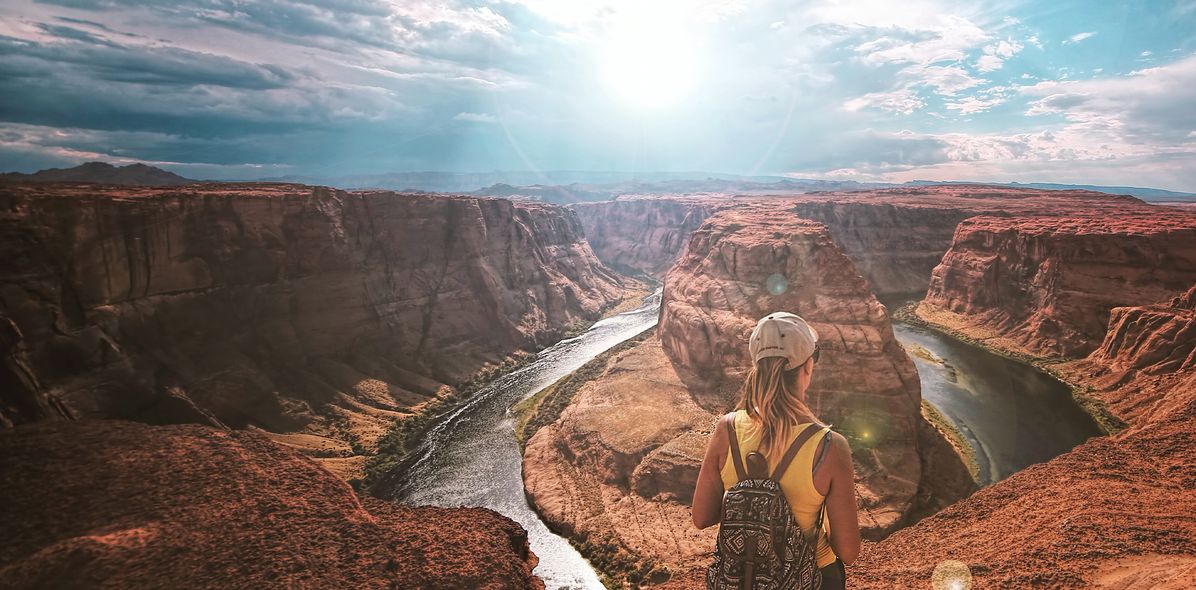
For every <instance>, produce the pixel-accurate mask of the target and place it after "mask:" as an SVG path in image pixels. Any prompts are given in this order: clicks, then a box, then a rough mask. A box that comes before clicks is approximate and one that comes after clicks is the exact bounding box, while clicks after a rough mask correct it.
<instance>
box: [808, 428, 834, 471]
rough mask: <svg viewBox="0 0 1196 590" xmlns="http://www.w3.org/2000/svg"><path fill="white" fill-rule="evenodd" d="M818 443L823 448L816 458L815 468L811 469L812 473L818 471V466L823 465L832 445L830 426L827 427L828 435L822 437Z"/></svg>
mask: <svg viewBox="0 0 1196 590" xmlns="http://www.w3.org/2000/svg"><path fill="white" fill-rule="evenodd" d="M818 444H819V446H820V447H821V448H820V449H819V451H818V457H816V458H815V459H814V468H813V469H811V470H810V473H811V474H814V473H817V472H818V467H819V466H821V465H822V460H823V459H826V451H827V449H829V448H830V446H831V429H830V428H827V429H826V435H824V436H823V437H822V440H821V441H819V443H818Z"/></svg>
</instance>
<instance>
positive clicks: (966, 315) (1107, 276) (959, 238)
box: [919, 207, 1196, 357]
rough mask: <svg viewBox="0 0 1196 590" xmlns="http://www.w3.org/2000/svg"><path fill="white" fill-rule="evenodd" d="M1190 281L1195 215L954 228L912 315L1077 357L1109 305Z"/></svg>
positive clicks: (1147, 213)
mask: <svg viewBox="0 0 1196 590" xmlns="http://www.w3.org/2000/svg"><path fill="white" fill-rule="evenodd" d="M1193 281H1196V215H1191V214H1189V213H1185V212H1182V211H1180V210H1178V209H1173V208H1167V207H1148V208H1147V210H1140V209H1139V210H1133V211H1121V212H1109V213H1099V214H1069V215H1065V216H1045V215H1038V216H1029V217H1025V216H1020V217H1009V218H1000V217H987V216H985V217H976V218H972V219H969V220H967V221H965V222H963V223H962V224H960V226H959V229H958V230H957V231H956V233H955V238H954V240H953V243H952V245H951V250H950V251H948V252H947V254H946V255H945V256H944V257H943V261H942V263H941V264H939V265H938V266H937V267H936V268H935V270H934V274H933V276H932V277H931V281H930V289H929V290H928V292H927V294H926V299H925V300H924V302H923V304H922V305H921V307H920V308H919V313H920V314H922V315H923V316H924V317H926V318H927V319H930V320H931V321H934V322H937V323H940V324H944V325H947V326H948V327H951V328H954V329H957V330H960V331H963V332H964V333H966V334H968V335H970V336H973V337H977V338H981V339H985V340H991V341H992V342H991V343H993V344H995V345H997V346H999V347H1002V348H1008V349H1013V350H1015V351H1019V352H1027V353H1030V354H1033V355H1042V356H1064V357H1068V356H1071V357H1074V356H1083V355H1086V354H1087V353H1089V352H1091V351H1092V350H1094V349H1095V348H1096V347H1097V346H1098V345H1099V344H1100V342H1101V340H1102V338H1103V337H1104V334H1105V328H1106V325H1107V323H1108V320H1109V312H1110V310H1111V309H1113V308H1114V307H1118V306H1123V305H1135V304H1143V303H1144V302H1152V301H1160V300H1165V299H1168V298H1170V297H1172V296H1173V295H1175V294H1176V293H1177V292H1179V291H1181V290H1183V289H1186V288H1187V287H1188V286H1189V285H1191V284H1192V282H1193Z"/></svg>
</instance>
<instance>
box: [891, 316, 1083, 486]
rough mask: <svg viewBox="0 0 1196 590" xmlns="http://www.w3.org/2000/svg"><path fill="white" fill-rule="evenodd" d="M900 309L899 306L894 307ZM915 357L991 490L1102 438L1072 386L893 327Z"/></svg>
mask: <svg viewBox="0 0 1196 590" xmlns="http://www.w3.org/2000/svg"><path fill="white" fill-rule="evenodd" d="M890 309H895V308H890ZM893 332H894V333H895V334H896V336H897V339H898V340H899V341H901V343H902V344H904V345H906V347H907V348H912V349H914V351H916V348H914V347H913V346H911V345H916V346H917V347H921V349H922V350H925V351H929V352H930V355H932V356H931V358H930V359H928V358H924V356H925V355H920V354H917V353H916V352H914V351H911V354H910V357H911V358H912V359H914V364H915V365H917V367H918V377H919V378H920V379H921V381H922V398H923V399H925V400H926V401H928V402H930V403H931V404H932V405H934V407H935V408H937V409H938V410H939V412H941V413H942V414H944V415H945V416H946V417H947V419H948V420H950V421H951V422H952V423H953V424H954V425H955V426H956V428H958V429H959V430H960V432H962V433H963V436H964V438H965V439H967V442H968V444H969V445H970V446H971V447H972V448H973V449H974V451H975V453H976V459H977V463H978V464H979V467H980V483H981V484H982V485H987V484H990V483H993V482H997V481H1000V480H1002V479H1005V478H1006V477H1009V476H1010V475H1013V474H1014V473H1016V472H1018V471H1020V470H1022V469H1024V468H1026V467H1027V466H1029V465H1033V464H1034V463H1041V462H1043V461H1046V460H1049V459H1051V458H1052V457H1055V456H1057V455H1060V454H1063V453H1065V452H1067V451H1070V450H1071V449H1073V448H1075V446H1076V445H1078V444H1080V443H1082V442H1084V441H1085V440H1088V438H1090V437H1093V436H1097V435H1100V434H1102V432H1101V430H1100V427H1099V426H1097V424H1096V422H1095V421H1094V420H1093V419H1092V417H1091V416H1089V415H1088V414H1087V413H1085V412H1084V411H1083V410H1082V409H1080V407H1079V406H1078V405H1076V403H1075V400H1074V399H1072V397H1071V391H1070V390H1069V389H1068V387H1067V385H1065V384H1064V383H1062V382H1060V381H1059V380H1057V379H1055V378H1054V377H1051V376H1050V375H1047V374H1046V373H1044V372H1042V371H1040V370H1038V369H1037V368H1035V367H1033V366H1031V365H1028V364H1025V363H1022V362H1018V361H1014V360H1012V359H1008V358H1005V357H1003V356H1000V355H997V354H993V353H991V352H989V351H987V350H985V349H983V348H981V347H979V346H975V345H972V344H968V343H966V342H963V341H961V340H957V339H955V338H952V337H950V336H948V335H946V334H943V333H941V332H936V331H934V330H930V329H927V328H923V327H920V326H914V325H910V324H904V323H900V322H893Z"/></svg>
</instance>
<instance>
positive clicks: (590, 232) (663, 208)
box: [572, 197, 718, 276]
mask: <svg viewBox="0 0 1196 590" xmlns="http://www.w3.org/2000/svg"><path fill="white" fill-rule="evenodd" d="M717 203H718V199H713V198H711V199H702V198H695V197H690V198H637V199H620V200H617V201H606V202H602V203H582V204H577V205H573V206H572V208H573V210H574V211H577V216H578V218H579V219H580V220H581V223H582V226H584V227H585V234H586V238H587V239H588V240H589V242H590V245H591V246H592V247H593V248H594V253H595V254H597V255H598V258H599V259H601V260H602V261H603V262H604V263H606V264H608V265H610V266H612V267H614V268H623V269H629V270H632V271H638V272H642V273H646V274H649V275H655V276H662V275H663V274H664V272H665V271H666V270H668V268H669V267H670V266H672V264H673V261H674V260H676V258H677V255H678V254H680V252H681V249H682V248H683V247H684V246H685V243H686V241H688V240H689V234H690V233H691V232H692V231H693V230H694V229H697V227H698V226H699V225H701V224H702V222H703V221H705V220H706V218H707V217H709V216H710V214H711V213H713V212H714V210H715V208H716V207H717V206H718V204H717Z"/></svg>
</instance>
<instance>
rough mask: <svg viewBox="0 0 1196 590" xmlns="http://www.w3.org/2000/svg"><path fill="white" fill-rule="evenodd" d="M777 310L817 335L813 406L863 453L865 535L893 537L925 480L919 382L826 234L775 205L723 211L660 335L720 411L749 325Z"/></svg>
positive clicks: (699, 393) (704, 400)
mask: <svg viewBox="0 0 1196 590" xmlns="http://www.w3.org/2000/svg"><path fill="white" fill-rule="evenodd" d="M770 287H771V288H770ZM782 287H783V288H782ZM777 310H784V311H791V312H793V313H797V314H799V315H801V316H802V317H804V318H806V320H807V321H809V322H810V323H811V325H812V326H813V327H814V329H815V330H817V331H818V333H819V343H820V346H821V347H822V349H823V350H822V356H821V360H820V361H819V364H818V367H817V369H816V370H815V373H814V380H813V382H812V383H811V385H810V391H809V392H808V396H809V404H810V408H811V409H812V410H813V411H814V412H815V413H816V414H818V415H819V416H820V417H821V418H822V419H824V420H826V421H828V422H830V423H833V424H835V425H836V426H837V427H838V429H839V431H840V432H841V433H842V434H844V435H845V436H847V437H848V438H849V440H851V441H852V443H853V444H854V445H855V446H854V450H855V454H856V457H857V459H858V462H859V466H858V471H859V479H860V482H861V486H860V488H861V496H862V501H863V506H864V508H865V509H866V510H867V512H866V516H865V518H864V519H863V520H864V521H865V522H866V525H867V526H868V528H870V529H872V531H873V532H874V533H883V532H885V531H888V530H892V528H893V527H894V526H897V525H898V524H899V523H900V522H901V521H902V519H903V518H904V516H905V515H906V513H907V511H908V510H909V509H910V506H911V502H912V500H913V497H914V494H915V492H916V491H917V485H918V481H919V479H920V476H921V460H920V458H919V457H918V452H917V442H916V441H917V434H916V433H917V429H918V421H919V416H920V410H921V408H920V402H921V390H920V388H919V382H918V374H917V370H916V369H915V367H914V364H913V361H911V360H910V358H909V357H908V356H907V355H906V353H905V350H904V349H903V348H902V347H901V345H900V344H899V343H898V342H897V340H896V338H895V337H894V336H893V329H892V326H891V325H890V323H889V318H888V314H887V312H886V310H885V307H884V306H883V305H881V304H880V303H879V302H877V300H876V298H875V297H874V296H873V295H872V293H871V292H870V291H869V290H868V285H867V282H866V281H865V280H864V278H863V277H861V276H860V275H859V273H857V272H856V270H855V266H854V265H853V264H852V262H851V260H850V259H848V258H847V256H846V255H845V254H843V252H842V251H841V250H840V249H839V248H838V247H837V246H836V245H835V243H834V241H832V240H831V237H830V234H829V233H828V231H827V229H826V227H825V226H823V225H821V224H818V223H814V222H811V221H806V220H803V219H800V218H798V217H797V215H795V214H794V213H792V212H789V211H786V210H784V209H780V208H776V207H769V206H743V207H739V208H736V209H729V210H726V211H722V212H720V213H717V214H716V215H714V216H713V217H711V218H710V219H708V220H707V221H706V223H705V224H703V225H702V227H701V228H700V229H698V230H697V231H696V232H694V234H693V237H692V238H691V240H690V243H689V246H688V247H687V250H686V251H685V254H684V255H683V256H682V258H681V259H680V260H678V262H677V264H676V265H675V266H674V267H673V268H672V269H671V270H670V271H669V274H668V276H667V277H666V279H665V288H664V298H663V302H662V308H661V315H660V325H659V328H658V333H659V334H660V339H661V343H662V344H663V346H664V351H665V353H667V354H668V355H669V357H670V358H671V359H672V360H673V362H674V363H675V364H676V365H677V368H678V372H679V373H680V374H681V376H682V378H683V379H684V380H685V381H686V382H687V384H689V386H690V390H691V391H692V392H693V393H694V395H695V398H696V399H697V400H699V403H701V404H702V405H703V406H704V407H706V408H708V409H711V410H713V411H714V412H716V413H719V412H722V411H724V410H726V409H728V408H729V407H731V406H732V405H733V404H734V401H735V398H734V390H735V389H737V388H738V386H739V384H740V383H741V382H742V379H743V377H744V376H745V375H746V372H747V370H748V368H749V367H750V365H751V361H750V359H749V357H748V352H747V348H748V347H747V343H748V336H749V334H750V333H751V330H752V327H753V326H755V323H756V320H757V319H759V318H760V317H763V316H764V315H767V314H768V313H771V312H773V311H777Z"/></svg>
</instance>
